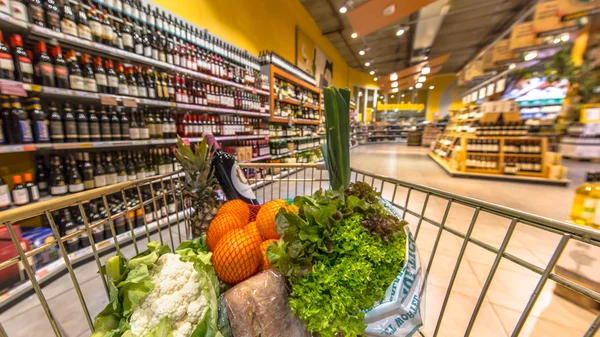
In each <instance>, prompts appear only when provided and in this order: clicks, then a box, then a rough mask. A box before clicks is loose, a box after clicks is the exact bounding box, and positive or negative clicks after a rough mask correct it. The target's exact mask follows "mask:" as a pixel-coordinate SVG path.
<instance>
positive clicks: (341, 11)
mask: <svg viewBox="0 0 600 337" xmlns="http://www.w3.org/2000/svg"><path fill="white" fill-rule="evenodd" d="M347 11H348V8H346V6H342V7H340V13H342V14H344V13H346V12H347Z"/></svg>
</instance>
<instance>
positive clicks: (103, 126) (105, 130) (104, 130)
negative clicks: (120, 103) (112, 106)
mask: <svg viewBox="0 0 600 337" xmlns="http://www.w3.org/2000/svg"><path fill="white" fill-rule="evenodd" d="M100 133H101V136H102V141H103V142H106V141H111V140H113V136H112V129H111V126H110V117H109V116H108V114H107V113H106V110H105V107H104V106H101V107H100Z"/></svg>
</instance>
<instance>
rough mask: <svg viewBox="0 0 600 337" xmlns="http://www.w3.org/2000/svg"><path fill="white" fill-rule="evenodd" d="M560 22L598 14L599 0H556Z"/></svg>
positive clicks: (599, 8) (599, 11) (599, 9)
mask: <svg viewBox="0 0 600 337" xmlns="http://www.w3.org/2000/svg"><path fill="white" fill-rule="evenodd" d="M556 1H557V2H558V7H557V9H556V12H557V13H558V16H559V17H560V20H561V21H569V20H575V19H579V18H582V17H584V16H589V15H594V14H598V13H600V0H556Z"/></svg>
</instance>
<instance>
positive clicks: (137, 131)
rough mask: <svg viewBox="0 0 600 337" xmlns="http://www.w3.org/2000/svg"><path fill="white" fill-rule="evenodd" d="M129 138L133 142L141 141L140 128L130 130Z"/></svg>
mask: <svg viewBox="0 0 600 337" xmlns="http://www.w3.org/2000/svg"><path fill="white" fill-rule="evenodd" d="M129 137H130V138H131V139H133V140H135V139H140V129H139V128H129Z"/></svg>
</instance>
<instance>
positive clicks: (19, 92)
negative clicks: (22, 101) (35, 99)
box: [0, 81, 27, 97]
mask: <svg viewBox="0 0 600 337" xmlns="http://www.w3.org/2000/svg"><path fill="white" fill-rule="evenodd" d="M0 92H2V94H3V95H13V96H20V97H27V92H26V91H25V89H24V88H23V84H21V83H19V82H12V81H11V82H9V81H2V82H0Z"/></svg>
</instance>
